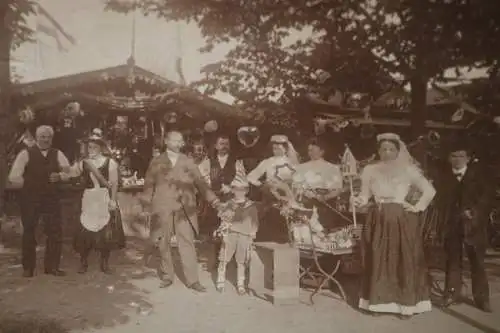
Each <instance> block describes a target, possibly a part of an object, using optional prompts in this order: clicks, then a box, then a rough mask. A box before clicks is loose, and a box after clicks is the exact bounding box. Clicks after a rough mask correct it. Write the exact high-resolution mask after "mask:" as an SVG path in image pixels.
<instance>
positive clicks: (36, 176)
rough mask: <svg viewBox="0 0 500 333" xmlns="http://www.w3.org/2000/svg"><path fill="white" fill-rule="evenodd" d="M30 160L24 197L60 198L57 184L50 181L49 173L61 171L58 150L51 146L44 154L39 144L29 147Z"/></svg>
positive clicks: (31, 198)
mask: <svg viewBox="0 0 500 333" xmlns="http://www.w3.org/2000/svg"><path fill="white" fill-rule="evenodd" d="M27 151H28V156H29V161H28V164H27V165H26V168H25V169H24V173H23V178H24V185H23V191H22V192H23V198H24V199H25V200H30V201H31V200H33V201H53V200H57V199H58V187H57V184H53V183H50V182H49V175H50V174H51V173H53V172H60V171H61V168H60V166H59V161H58V160H57V154H58V150H57V149H53V148H50V149H49V150H48V154H47V156H43V154H42V152H41V151H40V149H39V148H38V146H34V147H31V148H28V149H27Z"/></svg>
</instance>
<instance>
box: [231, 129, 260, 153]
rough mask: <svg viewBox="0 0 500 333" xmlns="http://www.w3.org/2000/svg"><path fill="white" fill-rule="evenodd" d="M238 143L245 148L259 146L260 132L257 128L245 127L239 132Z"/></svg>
mask: <svg viewBox="0 0 500 333" xmlns="http://www.w3.org/2000/svg"><path fill="white" fill-rule="evenodd" d="M236 134H237V137H238V141H239V142H240V143H241V144H242V145H243V146H244V147H245V148H251V147H253V146H255V145H256V144H257V142H258V141H259V139H260V130H259V128H258V127H256V126H243V127H240V128H239V129H238V131H237V133H236Z"/></svg>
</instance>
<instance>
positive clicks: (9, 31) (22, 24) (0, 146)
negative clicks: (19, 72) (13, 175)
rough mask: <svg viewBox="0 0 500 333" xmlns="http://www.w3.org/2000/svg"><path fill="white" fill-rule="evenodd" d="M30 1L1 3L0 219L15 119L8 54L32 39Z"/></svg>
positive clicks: (32, 4) (33, 4) (7, 0)
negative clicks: (7, 144)
mask: <svg viewBox="0 0 500 333" xmlns="http://www.w3.org/2000/svg"><path fill="white" fill-rule="evenodd" d="M35 5H36V3H35V2H34V1H32V0H2V1H0V19H1V21H2V24H1V25H0V217H1V216H2V214H3V195H4V189H5V181H6V178H7V161H6V158H7V157H6V142H7V141H8V140H9V138H10V136H11V135H12V129H13V128H15V126H12V124H13V121H14V116H13V115H12V112H10V96H11V71H10V68H11V67H10V65H11V64H10V59H11V51H12V50H13V49H16V48H17V47H19V46H20V45H21V44H22V43H24V42H27V41H30V40H31V34H32V30H31V29H30V28H29V27H28V25H27V21H26V17H27V16H28V15H29V14H34V12H35V11H34V8H35Z"/></svg>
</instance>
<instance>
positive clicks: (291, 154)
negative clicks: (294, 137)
mask: <svg viewBox="0 0 500 333" xmlns="http://www.w3.org/2000/svg"><path fill="white" fill-rule="evenodd" d="M270 141H271V143H279V144H283V145H285V146H286V147H287V153H286V155H287V157H288V158H289V159H290V160H291V161H292V163H294V164H295V163H297V164H298V162H299V154H298V153H297V151H296V150H295V147H294V146H293V144H292V143H291V142H290V140H289V139H288V137H287V136H286V135H281V134H276V135H273V136H271V140H270Z"/></svg>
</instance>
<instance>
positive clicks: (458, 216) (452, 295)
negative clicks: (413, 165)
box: [436, 142, 492, 312]
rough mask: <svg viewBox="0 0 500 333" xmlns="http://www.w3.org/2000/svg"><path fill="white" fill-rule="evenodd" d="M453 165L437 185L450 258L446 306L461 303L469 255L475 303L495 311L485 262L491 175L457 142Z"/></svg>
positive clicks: (450, 153)
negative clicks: (492, 306)
mask: <svg viewBox="0 0 500 333" xmlns="http://www.w3.org/2000/svg"><path fill="white" fill-rule="evenodd" d="M449 164H450V166H449V167H447V168H446V170H444V173H443V174H442V175H441V177H440V178H439V179H438V180H437V183H436V185H437V186H436V188H437V197H436V200H437V204H438V208H439V209H440V212H441V214H442V215H441V216H442V218H443V222H444V223H445V228H444V229H445V250H446V255H447V264H446V286H445V295H444V299H443V305H444V306H446V307H447V306H450V305H452V304H455V303H458V302H460V298H461V290H462V268H463V253H465V254H466V256H467V258H468V260H469V263H470V270H471V279H472V294H473V298H474V302H475V304H476V306H477V307H478V308H479V309H480V310H482V311H485V312H491V306H490V299H489V286H488V278H487V276H486V270H485V265H484V259H485V255H486V248H487V225H488V215H489V211H490V202H491V199H492V187H491V186H490V185H489V183H488V179H487V173H486V172H484V170H481V168H480V167H479V165H478V164H476V163H472V162H471V153H470V150H469V149H468V147H467V145H466V144H465V143H463V142H461V143H456V144H455V145H454V146H453V147H452V148H451V149H450V151H449Z"/></svg>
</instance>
